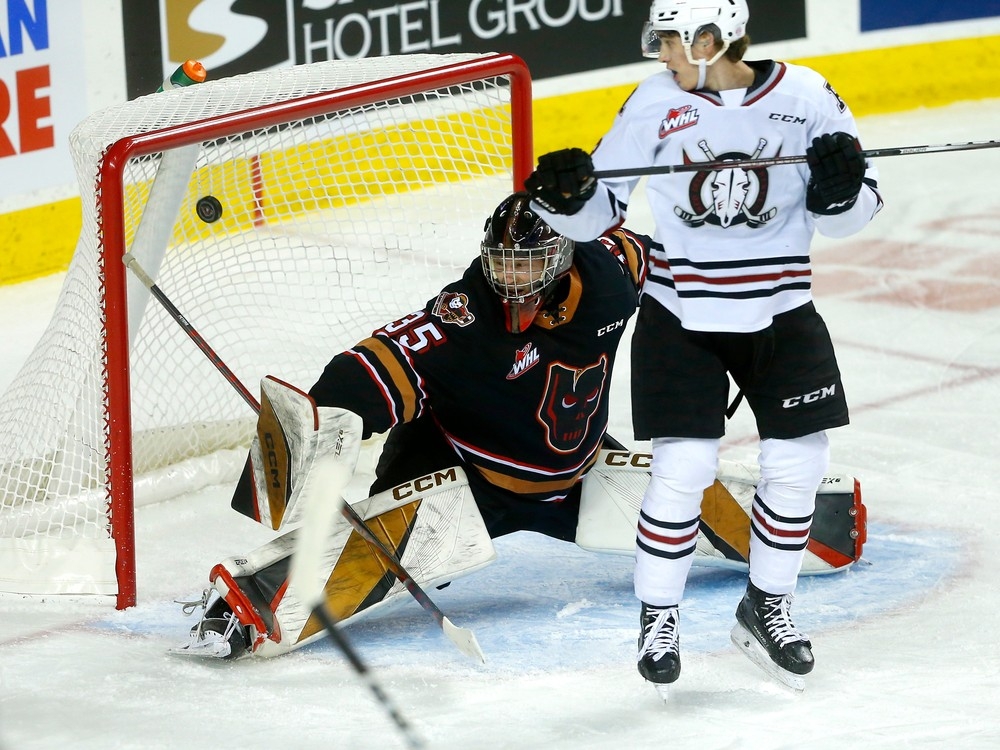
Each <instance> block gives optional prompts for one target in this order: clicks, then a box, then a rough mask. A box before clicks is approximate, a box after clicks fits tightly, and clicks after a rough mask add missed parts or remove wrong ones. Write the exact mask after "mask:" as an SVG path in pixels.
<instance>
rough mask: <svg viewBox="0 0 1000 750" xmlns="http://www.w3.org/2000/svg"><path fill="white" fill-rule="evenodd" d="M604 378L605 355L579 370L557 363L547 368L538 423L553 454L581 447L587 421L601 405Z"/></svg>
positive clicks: (588, 423)
mask: <svg viewBox="0 0 1000 750" xmlns="http://www.w3.org/2000/svg"><path fill="white" fill-rule="evenodd" d="M607 375H608V358H607V357H606V356H604V355H601V358H600V359H599V360H598V361H597V362H595V363H594V364H592V365H590V366H588V367H584V368H582V369H577V368H575V367H567V366H566V365H563V364H560V363H559V362H553V363H552V364H551V365H549V377H548V381H547V382H546V384H545V395H544V396H542V403H541V404H539V406H538V421H539V422H541V423H542V424H543V425H544V426H545V429H546V437H547V439H548V443H549V445H550V446H551V447H552V449H553V450H555V451H557V452H559V453H569V452H571V451H574V450H576V449H577V448H579V447H580V445H581V443H583V439H584V437H586V435H587V432H588V427H589V425H590V420H591V418H592V417H593V416H594V414H595V413H596V412H597V407H598V406H600V404H601V398H602V397H603V395H604V383H605V382H606V380H607Z"/></svg>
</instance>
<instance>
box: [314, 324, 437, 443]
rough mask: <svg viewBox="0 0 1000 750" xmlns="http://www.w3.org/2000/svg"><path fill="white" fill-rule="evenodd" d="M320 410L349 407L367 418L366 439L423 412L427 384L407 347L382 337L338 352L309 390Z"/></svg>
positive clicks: (373, 338)
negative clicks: (322, 408) (415, 366)
mask: <svg viewBox="0 0 1000 750" xmlns="http://www.w3.org/2000/svg"><path fill="white" fill-rule="evenodd" d="M309 395H310V396H311V397H312V398H313V400H314V401H315V402H316V405H317V406H332V407H339V408H342V409H348V410H350V411H352V412H354V413H355V414H357V415H358V416H360V417H361V419H362V421H363V423H364V432H363V438H364V439H367V438H369V437H371V435H372V434H374V433H382V432H387V431H388V430H389V429H390V428H392V427H393V426H395V425H397V424H400V423H402V422H409V421H412V420H413V419H416V418H417V417H419V416H420V415H421V414H422V413H423V404H424V403H425V402H426V394H425V393H424V389H423V381H422V379H421V378H420V375H419V374H418V373H417V371H416V369H415V368H414V366H413V363H412V361H410V359H409V358H408V357H407V355H406V352H405V351H404V350H403V348H402V347H401V346H400V345H399V344H397V343H396V342H395V341H393V340H392V339H391V338H389V337H387V336H383V335H376V336H372V337H370V338H367V339H365V340H363V341H361V342H359V343H358V344H356V345H355V346H354V347H352V348H351V349H349V350H348V351H346V352H343V353H341V354H338V355H337V356H336V357H334V358H333V359H332V360H330V362H329V364H327V366H326V368H325V369H324V370H323V374H322V375H321V376H320V377H319V379H318V380H317V381H316V383H315V384H314V385H313V386H312V388H311V389H310V390H309Z"/></svg>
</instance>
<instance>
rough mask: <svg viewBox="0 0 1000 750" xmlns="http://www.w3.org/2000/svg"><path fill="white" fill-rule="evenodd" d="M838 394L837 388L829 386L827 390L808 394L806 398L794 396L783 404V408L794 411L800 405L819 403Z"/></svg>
mask: <svg viewBox="0 0 1000 750" xmlns="http://www.w3.org/2000/svg"><path fill="white" fill-rule="evenodd" d="M836 394H837V386H836V385H828V386H826V387H825V388H820V389H819V390H818V391H813V392H812V393H807V394H805V395H804V396H792V397H791V398H786V399H784V400H783V401H782V402H781V408H782V409H792V408H794V407H796V406H798V405H799V404H811V403H813V402H814V401H819V400H821V399H824V398H826V397H827V396H835V395H836Z"/></svg>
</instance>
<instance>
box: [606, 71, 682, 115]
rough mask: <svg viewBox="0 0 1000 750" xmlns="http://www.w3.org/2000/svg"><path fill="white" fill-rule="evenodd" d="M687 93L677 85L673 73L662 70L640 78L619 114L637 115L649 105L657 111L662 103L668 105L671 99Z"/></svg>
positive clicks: (661, 106) (661, 107) (660, 108)
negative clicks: (642, 78)
mask: <svg viewBox="0 0 1000 750" xmlns="http://www.w3.org/2000/svg"><path fill="white" fill-rule="evenodd" d="M687 95H688V94H687V93H686V92H685V91H684V90H683V89H682V88H681V87H680V86H678V85H677V82H676V81H675V80H674V77H673V75H672V74H671V73H670V72H669V71H666V70H664V71H661V72H660V73H657V74H655V75H651V76H649V77H648V78H646V79H644V80H642V81H641V82H640V83H639V85H638V86H636V87H635V89H634V90H633V91H632V93H631V95H629V98H628V99H626V100H625V103H624V104H623V105H622V108H621V110H620V111H619V114H620V115H623V116H629V115H638V114H641V113H642V112H644V111H646V110H648V109H649V108H650V107H653V108H655V109H656V110H657V111H659V110H662V109H663V107H664V104H668V105H669V102H670V100H671V99H681V98H684V97H686V96H687Z"/></svg>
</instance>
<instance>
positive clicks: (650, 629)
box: [639, 607, 679, 659]
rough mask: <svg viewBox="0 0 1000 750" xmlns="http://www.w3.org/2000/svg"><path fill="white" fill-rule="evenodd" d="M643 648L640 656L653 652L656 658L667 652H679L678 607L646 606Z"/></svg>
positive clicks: (640, 650)
mask: <svg viewBox="0 0 1000 750" xmlns="http://www.w3.org/2000/svg"><path fill="white" fill-rule="evenodd" d="M646 618H647V619H646V624H645V626H644V627H643V634H644V635H643V639H642V648H641V649H639V658H640V659H641V658H642V657H643V656H645V655H646V654H652V655H653V658H654V659H661V658H663V656H664V654H667V653H674V654H676V653H679V647H678V642H677V641H678V639H677V607H663V608H660V607H646Z"/></svg>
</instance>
